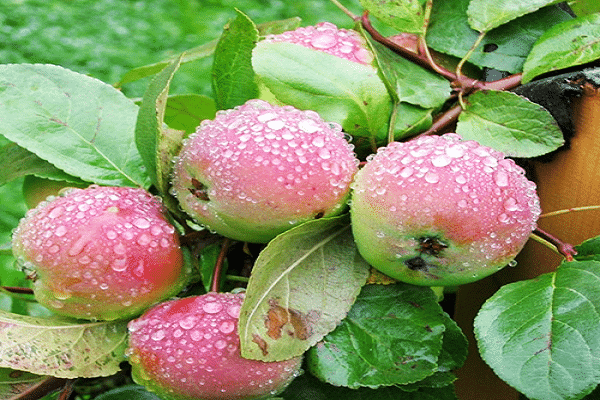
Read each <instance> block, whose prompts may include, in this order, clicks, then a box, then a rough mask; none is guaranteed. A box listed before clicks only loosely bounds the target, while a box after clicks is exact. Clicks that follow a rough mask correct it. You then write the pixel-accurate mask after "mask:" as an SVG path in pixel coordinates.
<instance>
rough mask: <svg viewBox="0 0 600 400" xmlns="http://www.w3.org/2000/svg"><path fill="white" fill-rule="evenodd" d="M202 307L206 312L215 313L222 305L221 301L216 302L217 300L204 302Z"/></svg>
mask: <svg viewBox="0 0 600 400" xmlns="http://www.w3.org/2000/svg"><path fill="white" fill-rule="evenodd" d="M202 309H203V310H204V312H206V313H209V314H216V313H218V312H220V311H221V310H222V309H223V305H222V304H221V303H218V302H216V301H215V302H210V303H205V304H204V305H203V306H202Z"/></svg>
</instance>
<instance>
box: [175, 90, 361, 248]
mask: <svg viewBox="0 0 600 400" xmlns="http://www.w3.org/2000/svg"><path fill="white" fill-rule="evenodd" d="M357 170H358V159H357V158H356V156H355V155H354V152H353V147H352V146H351V145H350V144H349V143H348V142H347V140H346V139H345V137H344V134H343V133H342V131H341V128H340V126H339V125H337V124H333V123H326V122H324V121H323V120H322V119H321V118H320V116H319V115H318V114H317V113H315V112H314V111H301V110H298V109H296V108H294V107H291V106H284V107H279V106H273V105H271V104H269V103H267V102H265V101H262V100H250V101H248V102H246V103H245V104H244V105H242V106H239V107H236V108H235V109H232V110H227V111H221V112H219V113H218V115H217V117H216V118H215V119H214V120H211V121H209V120H207V121H204V122H203V123H202V124H201V125H200V126H199V127H198V129H197V131H196V132H195V133H194V134H192V135H191V136H190V137H189V138H188V139H187V140H186V141H185V142H184V145H183V148H182V150H181V152H180V154H179V156H178V158H177V160H176V163H175V167H174V171H173V179H172V184H173V187H172V193H173V194H174V195H175V197H176V198H177V200H178V201H179V205H180V206H181V208H182V209H183V211H185V212H186V213H187V214H188V215H190V216H191V217H192V218H193V219H194V220H195V221H196V222H197V223H199V224H201V225H203V226H205V227H207V228H209V229H210V230H212V231H215V232H217V233H219V234H221V235H223V236H226V237H229V238H231V239H234V240H240V241H247V242H252V243H266V242H268V241H270V240H271V239H273V238H274V237H275V236H277V235H278V234H280V233H283V232H285V231H286V230H288V229H291V228H293V227H294V226H297V225H299V224H301V223H303V222H306V221H309V220H312V219H318V218H322V217H329V216H334V215H337V214H340V213H342V212H343V211H345V210H346V209H347V200H348V198H349V196H350V183H351V182H352V179H353V176H354V174H355V173H356V171H357Z"/></svg>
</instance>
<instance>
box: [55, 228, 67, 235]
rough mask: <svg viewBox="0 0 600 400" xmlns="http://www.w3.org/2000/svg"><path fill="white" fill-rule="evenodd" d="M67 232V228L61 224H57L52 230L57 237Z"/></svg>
mask: <svg viewBox="0 0 600 400" xmlns="http://www.w3.org/2000/svg"><path fill="white" fill-rule="evenodd" d="M66 233H67V228H66V227H65V226H63V225H61V226H59V227H58V228H56V231H54V234H55V235H56V236H58V237H61V236H64V235H65V234H66Z"/></svg>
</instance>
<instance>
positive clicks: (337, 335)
mask: <svg viewBox="0 0 600 400" xmlns="http://www.w3.org/2000/svg"><path fill="white" fill-rule="evenodd" d="M444 322H445V321H444V316H443V311H442V309H441V307H440V306H439V304H438V303H437V299H436V296H435V295H434V293H433V291H431V289H430V288H428V287H421V286H414V285H408V284H402V283H399V284H396V285H385V286H384V285H367V286H365V287H364V288H363V290H362V292H361V293H360V296H359V297H358V299H357V300H356V302H355V303H354V306H353V307H352V309H351V310H350V312H349V313H348V315H347V317H346V318H345V319H344V320H343V321H342V323H341V324H340V325H339V326H338V327H337V328H336V330H335V331H333V332H331V333H330V334H329V335H327V336H326V337H325V338H324V339H323V341H322V342H320V343H318V344H317V345H316V346H315V347H313V348H312V349H311V350H309V352H308V355H307V357H308V358H307V359H308V365H309V368H310V371H311V373H313V374H314V375H316V376H317V377H319V378H320V379H322V380H324V381H326V382H329V383H331V384H332V385H335V386H345V387H350V388H358V387H361V386H366V387H371V388H377V387H379V386H390V385H406V384H409V383H414V382H417V381H420V380H422V379H424V378H426V377H428V376H430V375H433V374H434V373H435V372H436V371H437V370H438V358H439V356H440V353H441V351H442V339H443V334H444V330H445V325H444Z"/></svg>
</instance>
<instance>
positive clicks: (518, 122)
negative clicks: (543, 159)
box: [456, 91, 564, 157]
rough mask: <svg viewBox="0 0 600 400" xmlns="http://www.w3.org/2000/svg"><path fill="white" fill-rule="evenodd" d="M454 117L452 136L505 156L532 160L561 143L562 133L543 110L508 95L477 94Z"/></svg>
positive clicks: (519, 97) (512, 94) (524, 100)
mask: <svg viewBox="0 0 600 400" xmlns="http://www.w3.org/2000/svg"><path fill="white" fill-rule="evenodd" d="M468 101H469V103H468V105H467V107H466V109H465V110H464V111H463V112H462V113H461V114H460V116H459V118H458V125H457V127H456V133H458V134H459V135H461V136H462V137H463V139H465V140H476V141H477V142H479V143H481V144H483V145H484V146H489V147H492V148H494V149H496V150H500V151H502V152H503V153H504V154H506V155H507V156H509V157H536V156H539V155H542V154H546V153H549V152H551V151H554V150H556V149H557V148H558V147H560V146H561V145H562V144H563V143H564V138H563V135H562V131H561V130H560V128H559V127H558V124H557V123H556V121H555V120H554V118H553V117H552V115H551V114H550V113H549V112H548V111H547V110H546V109H545V108H543V107H541V106H539V105H538V104H536V103H533V102H531V101H529V100H527V99H526V98H524V97H521V96H519V95H516V94H514V93H510V92H500V91H486V92H477V93H475V94H473V95H471V96H469V99H468Z"/></svg>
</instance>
